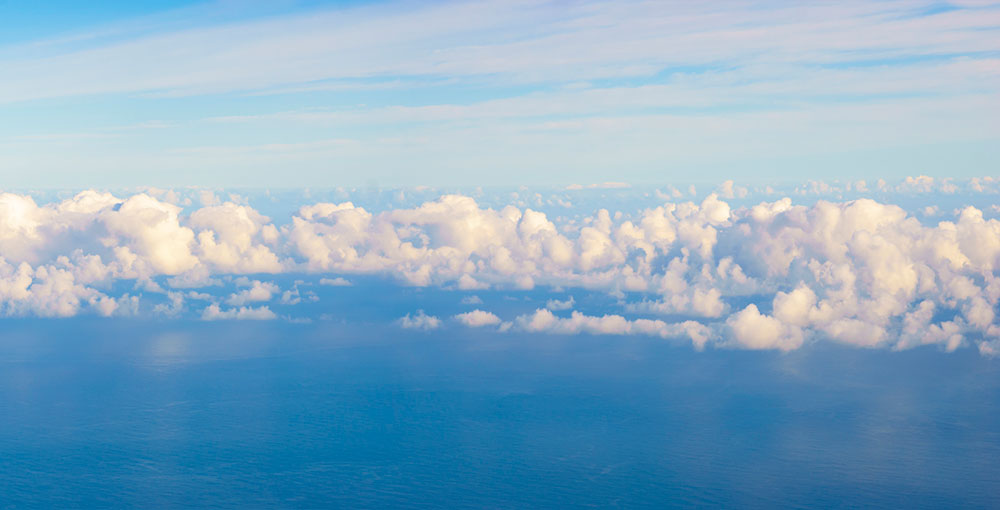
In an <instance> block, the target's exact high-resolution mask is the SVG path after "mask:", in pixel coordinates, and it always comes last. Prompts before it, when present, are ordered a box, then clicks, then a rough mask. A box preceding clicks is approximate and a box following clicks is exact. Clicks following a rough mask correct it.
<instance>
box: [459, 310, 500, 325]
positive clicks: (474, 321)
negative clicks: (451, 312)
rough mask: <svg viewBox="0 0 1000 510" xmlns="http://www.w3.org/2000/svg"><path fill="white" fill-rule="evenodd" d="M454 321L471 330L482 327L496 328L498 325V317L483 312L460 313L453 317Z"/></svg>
mask: <svg viewBox="0 0 1000 510" xmlns="http://www.w3.org/2000/svg"><path fill="white" fill-rule="evenodd" d="M455 320H457V321H458V322H461V323H462V324H465V325H466V326H469V327H471V328H479V327H483V326H496V325H498V324H500V322H501V321H500V317H497V316H496V315H494V314H492V313H490V312H486V311H483V310H478V309H477V310H473V311H471V312H466V313H460V314H458V315H456V316H455Z"/></svg>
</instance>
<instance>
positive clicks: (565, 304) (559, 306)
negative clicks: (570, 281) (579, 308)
mask: <svg viewBox="0 0 1000 510" xmlns="http://www.w3.org/2000/svg"><path fill="white" fill-rule="evenodd" d="M574 304H576V300H575V299H573V296H570V297H569V299H566V300H563V301H559V300H558V299H550V300H548V301H546V302H545V308H548V309H549V310H569V309H571V308H573V305H574Z"/></svg>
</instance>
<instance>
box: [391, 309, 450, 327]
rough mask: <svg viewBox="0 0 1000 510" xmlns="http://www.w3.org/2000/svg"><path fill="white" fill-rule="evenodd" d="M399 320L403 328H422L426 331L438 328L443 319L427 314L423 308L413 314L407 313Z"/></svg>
mask: <svg viewBox="0 0 1000 510" xmlns="http://www.w3.org/2000/svg"><path fill="white" fill-rule="evenodd" d="M398 322H399V326H400V327H401V328H404V329H420V330H424V331H430V330H432V329H437V328H439V327H440V326H441V319H438V318H437V317H434V316H432V315H427V314H426V313H424V311H423V310H417V313H415V314H413V315H410V314H406V315H405V316H403V317H400V319H399V321H398Z"/></svg>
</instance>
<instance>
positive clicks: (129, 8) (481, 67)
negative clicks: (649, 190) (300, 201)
mask: <svg viewBox="0 0 1000 510" xmlns="http://www.w3.org/2000/svg"><path fill="white" fill-rule="evenodd" d="M998 29H1000V5H998V4H995V3H990V2H979V1H968V2H919V1H883V2H852V1H848V2H836V3H822V4H813V3H810V4H803V3H798V2H728V1H723V2H647V3H644V2H630V1H625V2H594V1H580V2H534V1H485V2H471V3H464V2H362V1H348V2H319V1H308V2H296V1H284V2H230V1H220V2H214V3H202V2H171V1H154V2H91V3H81V2H26V1H5V2H0V119H2V120H0V175H2V176H3V180H4V184H3V185H4V188H5V189H19V190H25V189H51V188H59V189H84V188H90V187H97V188H101V189H117V188H122V187H129V186H159V187H165V188H168V187H179V186H192V185H195V186H210V187H260V188H282V187H284V188H289V187H290V188H295V187H310V188H336V187H338V186H369V187H381V186H419V185H429V186H445V185H456V186H521V185H528V186H557V187H561V186H566V185H570V184H574V183H579V184H583V185H586V184H591V183H603V182H606V181H615V182H625V183H630V184H635V185H651V186H659V185H661V184H662V183H665V182H677V181H682V182H697V183H713V184H718V183H719V182H723V181H725V180H728V179H735V180H736V181H737V182H744V183H751V184H759V185H766V184H778V183H790V182H805V181H807V180H818V179H826V180H831V178H833V179H840V180H842V181H844V182H846V181H850V180H857V179H867V180H869V181H873V180H874V179H875V178H883V179H886V180H888V181H893V182H895V181H900V180H902V179H904V178H905V177H907V176H919V175H927V176H930V177H935V178H938V179H941V178H946V177H955V178H963V179H968V178H972V177H977V176H984V175H990V174H991V173H993V172H995V169H996V161H997V160H998V157H1000V140H998V138H1000V126H998V120H997V119H1000V100H998V99H1000V98H998V91H1000V58H998V57H1000V37H998Z"/></svg>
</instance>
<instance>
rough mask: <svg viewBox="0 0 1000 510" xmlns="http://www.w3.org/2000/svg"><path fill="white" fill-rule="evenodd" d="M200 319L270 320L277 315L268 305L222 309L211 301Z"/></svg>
mask: <svg viewBox="0 0 1000 510" xmlns="http://www.w3.org/2000/svg"><path fill="white" fill-rule="evenodd" d="M201 318H202V320H206V321H215V320H271V319H276V318H277V315H275V314H274V312H272V311H271V310H270V309H269V308H268V307H266V306H261V307H259V308H253V307H247V306H241V307H239V308H230V309H228V310H223V309H221V308H220V307H219V305H218V304H215V303H212V304H211V305H208V306H207V307H205V309H204V310H203V311H202V313H201Z"/></svg>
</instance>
